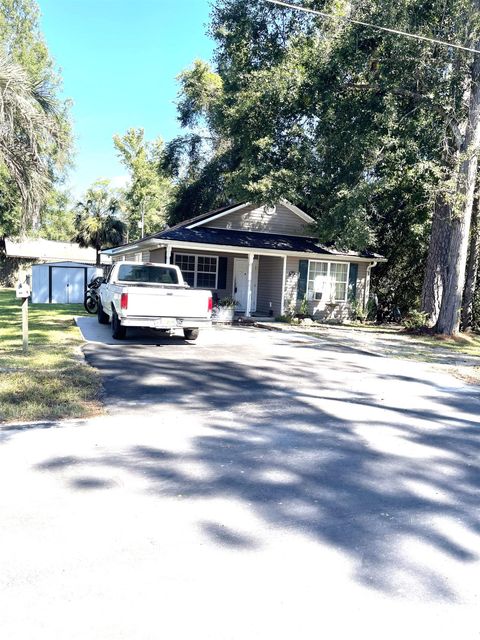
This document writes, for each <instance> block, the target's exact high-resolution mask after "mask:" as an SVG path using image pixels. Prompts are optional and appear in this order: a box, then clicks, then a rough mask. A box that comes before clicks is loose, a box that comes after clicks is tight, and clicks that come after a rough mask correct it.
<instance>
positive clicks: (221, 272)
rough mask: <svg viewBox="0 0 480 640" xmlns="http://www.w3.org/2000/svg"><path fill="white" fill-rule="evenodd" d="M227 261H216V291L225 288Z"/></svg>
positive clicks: (221, 259)
mask: <svg viewBox="0 0 480 640" xmlns="http://www.w3.org/2000/svg"><path fill="white" fill-rule="evenodd" d="M227 260H228V258H219V259H218V286H217V289H226V288H227Z"/></svg>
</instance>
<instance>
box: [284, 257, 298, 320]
mask: <svg viewBox="0 0 480 640" xmlns="http://www.w3.org/2000/svg"><path fill="white" fill-rule="evenodd" d="M298 263H299V258H291V257H288V258H287V269H286V274H285V304H284V313H293V312H294V311H295V309H296V307H297V288H298Z"/></svg>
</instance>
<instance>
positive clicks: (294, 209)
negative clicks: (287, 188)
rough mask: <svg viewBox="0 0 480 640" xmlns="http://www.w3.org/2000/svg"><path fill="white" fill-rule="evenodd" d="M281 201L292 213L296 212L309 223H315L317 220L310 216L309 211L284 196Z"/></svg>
mask: <svg viewBox="0 0 480 640" xmlns="http://www.w3.org/2000/svg"><path fill="white" fill-rule="evenodd" d="M280 203H281V204H283V206H284V207H287V209H290V211H291V212H292V213H295V214H296V215H297V216H298V217H299V218H301V219H302V220H304V221H305V222H308V224H313V223H314V222H315V220H314V219H313V218H312V217H311V216H309V215H308V213H305V211H302V210H301V209H299V208H298V207H296V206H295V205H294V204H292V203H291V202H289V201H288V200H285V199H284V198H282V199H281V200H280Z"/></svg>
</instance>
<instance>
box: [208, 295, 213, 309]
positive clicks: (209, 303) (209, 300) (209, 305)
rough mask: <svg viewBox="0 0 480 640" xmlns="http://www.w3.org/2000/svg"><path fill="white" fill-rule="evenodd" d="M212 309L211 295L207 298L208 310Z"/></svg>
mask: <svg viewBox="0 0 480 640" xmlns="http://www.w3.org/2000/svg"><path fill="white" fill-rule="evenodd" d="M212 309H213V300H212V296H210V297H209V298H208V311H211V310H212Z"/></svg>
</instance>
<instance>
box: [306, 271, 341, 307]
mask: <svg viewBox="0 0 480 640" xmlns="http://www.w3.org/2000/svg"><path fill="white" fill-rule="evenodd" d="M313 263H315V264H317V263H320V264H326V265H327V276H326V278H327V281H328V282H329V283H330V286H331V284H332V283H331V279H330V267H331V265H332V264H342V265H343V264H347V279H346V282H345V298H335V300H334V302H347V301H348V283H349V281H350V262H347V263H345V262H336V261H335V260H332V261H330V262H327V261H326V260H309V261H308V271H307V290H306V293H307V296H308V283H309V281H310V265H311V264H313ZM312 293H313V296H315V292H314V291H313V292H312ZM311 302H314V303H317V304H319V303H321V302H323V299H322V300H315V297H312V299H311ZM325 302H329V300H326V301H325Z"/></svg>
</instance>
